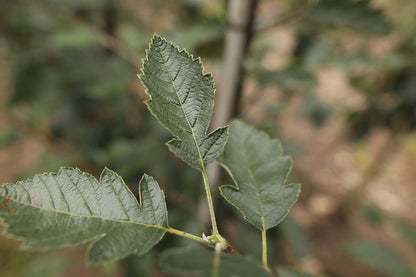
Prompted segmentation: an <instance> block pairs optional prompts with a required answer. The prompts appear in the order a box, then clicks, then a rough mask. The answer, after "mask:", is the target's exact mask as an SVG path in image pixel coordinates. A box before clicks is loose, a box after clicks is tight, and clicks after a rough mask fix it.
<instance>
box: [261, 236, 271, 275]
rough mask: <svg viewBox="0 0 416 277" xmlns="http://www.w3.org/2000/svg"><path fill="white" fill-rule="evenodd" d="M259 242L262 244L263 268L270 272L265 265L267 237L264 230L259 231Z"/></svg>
mask: <svg viewBox="0 0 416 277" xmlns="http://www.w3.org/2000/svg"><path fill="white" fill-rule="evenodd" d="M261 240H262V244H263V266H264V267H265V268H266V269H267V270H268V271H270V268H269V265H268V264H267V237H266V229H264V228H263V230H261Z"/></svg>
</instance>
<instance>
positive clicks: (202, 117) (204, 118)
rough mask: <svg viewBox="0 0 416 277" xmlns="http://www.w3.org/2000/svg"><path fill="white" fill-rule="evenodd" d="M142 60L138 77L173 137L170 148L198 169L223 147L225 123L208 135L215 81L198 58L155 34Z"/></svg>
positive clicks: (153, 112) (155, 111)
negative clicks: (203, 71) (140, 73)
mask: <svg viewBox="0 0 416 277" xmlns="http://www.w3.org/2000/svg"><path fill="white" fill-rule="evenodd" d="M146 54H147V56H146V59H145V60H144V61H143V69H142V71H143V73H144V74H143V75H140V79H141V81H142V82H143V84H144V86H145V87H146V91H147V93H148V94H149V95H150V97H151V99H149V100H147V101H146V104H147V106H148V107H149V109H150V111H151V112H152V114H153V115H154V116H155V117H156V118H157V119H158V120H159V122H160V123H161V124H162V125H163V126H165V127H166V128H167V129H168V130H169V131H170V132H171V133H172V135H174V136H175V137H176V138H175V139H173V140H171V141H169V142H168V143H167V145H168V147H169V150H170V151H172V152H173V153H175V155H177V156H179V157H180V158H182V159H183V160H184V161H185V162H187V163H188V164H189V165H191V166H192V167H193V168H196V169H199V170H201V171H204V170H205V167H206V166H207V165H208V164H210V163H211V162H213V161H214V160H215V159H216V158H217V157H218V156H219V155H220V154H221V151H222V150H223V148H224V145H225V143H226V142H227V138H228V127H223V128H219V129H217V130H215V131H213V132H212V133H211V134H209V135H207V129H208V125H209V122H210V120H211V116H212V111H213V107H214V92H215V87H214V81H213V78H212V76H211V74H205V75H204V74H203V73H202V65H201V60H200V59H194V58H193V57H192V56H191V55H189V54H188V53H187V52H186V51H185V50H182V51H179V49H178V48H177V47H175V46H174V45H173V44H172V43H171V42H167V41H166V40H165V39H164V38H161V37H160V36H158V35H154V36H153V38H152V42H151V44H150V48H149V49H148V50H147V52H146Z"/></svg>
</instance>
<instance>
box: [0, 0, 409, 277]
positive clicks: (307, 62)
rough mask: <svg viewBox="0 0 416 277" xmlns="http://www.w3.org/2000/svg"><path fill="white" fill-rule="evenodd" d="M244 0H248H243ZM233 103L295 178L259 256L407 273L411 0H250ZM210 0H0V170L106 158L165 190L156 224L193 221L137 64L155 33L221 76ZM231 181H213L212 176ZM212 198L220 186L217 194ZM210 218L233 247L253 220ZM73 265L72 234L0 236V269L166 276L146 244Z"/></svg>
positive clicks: (187, 174)
mask: <svg viewBox="0 0 416 277" xmlns="http://www.w3.org/2000/svg"><path fill="white" fill-rule="evenodd" d="M247 1H248V0H247ZM254 2H256V5H257V6H256V10H255V17H254V22H253V25H252V28H253V34H252V38H251V40H250V43H249V45H247V46H248V48H247V53H246V56H245V58H244V60H243V61H242V67H243V75H242V80H241V90H240V92H239V94H238V99H236V103H235V105H234V107H230V109H231V108H232V109H233V110H235V113H234V115H235V116H236V117H240V118H242V119H244V120H246V121H248V122H251V123H252V124H254V125H256V126H257V127H259V128H261V129H263V130H265V131H267V132H268V133H269V134H271V135H272V136H274V137H278V138H279V139H280V140H282V142H283V144H284V149H285V152H286V153H287V154H290V155H292V156H293V158H294V168H293V171H292V174H291V176H290V181H291V182H292V181H293V182H300V183H302V185H303V186H302V194H301V197H300V200H299V202H298V203H297V204H296V205H295V206H294V207H293V209H292V212H291V214H290V216H289V217H288V218H287V219H286V220H285V221H284V222H283V223H282V224H281V225H279V228H277V229H276V230H272V231H271V232H270V233H269V250H270V254H269V255H270V258H269V259H270V262H271V264H273V265H274V266H277V265H282V266H285V267H289V268H295V269H298V270H302V271H305V272H309V273H313V274H317V275H323V276H345V277H347V276H351V277H353V276H370V277H371V276H391V277H393V276H394V277H396V276H399V277H400V276H405V277H406V276H416V213H415V212H414V211H415V209H416V204H415V203H416V201H415V199H416V171H415V166H416V132H415V125H416V2H415V1H414V0H396V1H389V0H372V1H369V0H316V1H306V0H305V1H293V0H292V1H291V0H280V1H274V0H258V1H254ZM227 22H228V18H227V1H224V0H177V1H174V0H170V1H162V0H60V1H58V0H32V1H28V0H14V1H10V0H0V182H1V183H6V182H15V181H17V180H19V179H25V178H29V177H32V176H33V175H34V174H35V173H39V172H44V171H57V170H58V169H59V167H60V166H64V165H67V166H76V167H79V168H80V169H81V170H83V171H88V172H90V173H92V174H94V175H95V176H97V175H99V173H100V171H101V170H102V168H103V167H105V166H107V167H109V168H111V169H113V170H115V171H116V172H118V173H119V174H120V175H121V176H122V177H123V178H124V180H125V181H126V183H127V184H128V185H129V186H130V187H131V189H132V190H133V191H134V190H137V184H138V180H139V179H140V177H141V175H142V174H143V173H144V172H146V173H148V174H151V175H153V176H154V177H155V178H156V179H157V180H158V182H159V183H160V185H161V187H162V188H163V189H164V191H165V193H166V198H167V203H168V206H169V222H170V225H172V226H175V228H178V229H184V230H186V231H189V232H192V233H195V234H201V233H202V232H207V230H208V227H206V226H205V224H204V221H203V220H201V218H204V214H205V213H206V211H204V210H203V209H202V210H201V208H200V207H201V205H200V202H201V201H204V195H203V187H202V186H201V185H200V183H201V179H200V176H199V174H198V172H197V171H195V170H193V169H190V168H189V167H187V166H186V165H185V164H184V163H183V162H182V161H180V160H179V159H177V158H175V157H174V156H173V155H172V154H170V153H169V151H168V149H167V148H166V147H165V146H164V143H165V142H166V141H167V140H168V139H169V138H170V135H169V134H168V133H167V132H166V131H165V130H164V129H163V128H162V127H160V126H159V125H158V124H157V122H156V121H155V119H154V118H153V117H152V116H151V115H150V113H149V112H148V111H147V109H146V107H145V105H144V104H143V103H142V102H143V101H144V100H145V99H146V98H147V96H146V94H145V92H144V88H143V86H142V85H141V84H140V82H139V80H138V78H137V77H136V74H138V73H139V72H140V66H141V65H140V59H141V58H144V56H145V49H146V48H147V46H148V42H149V41H150V38H151V36H152V34H153V33H154V32H156V33H158V34H160V35H163V36H166V37H167V38H168V39H169V40H172V41H173V42H174V43H175V44H177V45H179V46H180V47H181V48H182V47H185V48H186V49H187V50H188V51H189V52H190V53H193V54H194V55H195V56H201V57H202V62H203V64H204V68H205V71H206V72H213V75H214V79H215V81H216V84H217V91H218V93H221V88H222V87H223V85H224V83H225V82H227V80H226V79H223V78H222V75H223V74H222V72H223V69H224V51H223V48H224V36H225V34H226V32H227V28H230V24H227ZM225 181H229V180H223V182H225ZM214 195H215V196H216V197H217V198H218V193H217V192H216V191H215V192H214ZM216 206H217V209H218V212H217V216H218V217H219V225H220V229H221V230H222V233H224V234H225V235H226V237H227V239H229V241H231V242H232V245H233V246H234V247H235V248H236V249H238V250H239V251H240V252H241V253H244V254H246V255H250V256H252V257H253V258H254V259H258V260H259V257H260V256H261V247H260V241H261V238H260V233H259V232H257V231H256V230H255V229H254V228H252V226H250V225H249V224H247V223H244V222H243V221H242V220H241V218H240V216H239V214H237V213H236V212H235V210H234V209H233V208H231V207H230V206H228V205H227V204H225V202H224V201H223V200H221V199H219V198H218V200H217V203H216ZM186 243H188V242H187V241H184V240H183V239H181V238H175V237H172V236H170V235H166V237H165V239H164V240H163V241H162V242H161V243H159V244H158V245H157V247H156V248H155V249H154V250H152V251H151V252H150V253H149V254H147V255H146V256H144V257H129V258H128V259H126V260H124V261H121V262H118V263H115V264H109V265H106V266H103V267H100V268H86V267H85V265H84V253H85V249H86V246H74V247H69V248H67V249H63V250H60V251H57V252H56V251H55V252H35V251H29V252H26V251H22V250H19V243H18V241H16V240H14V239H11V238H6V237H5V236H1V237H0V275H1V276H2V277H9V276H10V277H11V276H13V277H15V276H34V277H36V276H42V277H43V276H74V275H76V276H170V275H169V273H168V272H164V271H163V270H161V268H160V266H158V257H159V256H160V253H161V252H162V251H163V250H165V249H168V248H171V247H174V246H178V245H184V244H186Z"/></svg>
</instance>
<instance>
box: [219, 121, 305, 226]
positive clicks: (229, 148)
mask: <svg viewBox="0 0 416 277" xmlns="http://www.w3.org/2000/svg"><path fill="white" fill-rule="evenodd" d="M218 162H219V163H220V164H221V165H222V166H223V167H224V168H225V169H226V170H227V171H228V173H229V174H230V175H231V177H232V178H233V180H234V182H235V186H230V185H226V186H221V187H220V192H221V195H222V196H223V197H224V198H225V199H226V200H227V201H228V202H229V203H231V204H232V205H233V206H235V207H236V208H237V209H238V210H239V211H240V212H241V213H242V215H243V217H244V219H246V220H247V221H248V222H250V223H251V224H253V225H254V226H256V227H257V228H258V229H260V230H268V229H270V228H272V227H274V226H276V225H277V224H279V222H280V221H281V220H282V219H283V218H284V217H285V216H286V215H287V214H288V212H289V209H290V208H291V207H292V205H293V204H294V203H295V202H296V200H297V198H298V195H299V193H300V185H284V183H285V181H286V179H287V176H288V174H289V172H290V169H291V166H292V161H291V159H290V158H289V157H287V156H283V153H282V147H281V145H280V143H279V141H277V140H273V139H271V138H270V137H269V136H268V135H266V134H265V133H263V132H259V131H257V130H256V129H254V128H253V127H250V126H248V125H247V124H245V123H243V122H242V121H239V120H235V121H233V122H232V123H231V125H230V138H229V141H228V143H227V145H226V147H225V149H224V152H223V154H222V156H221V157H220V158H219V159H218Z"/></svg>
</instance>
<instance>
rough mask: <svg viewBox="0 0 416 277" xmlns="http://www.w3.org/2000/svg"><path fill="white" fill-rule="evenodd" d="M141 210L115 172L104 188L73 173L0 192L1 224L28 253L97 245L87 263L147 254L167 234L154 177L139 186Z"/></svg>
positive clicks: (104, 174)
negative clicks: (27, 249) (89, 243)
mask: <svg viewBox="0 0 416 277" xmlns="http://www.w3.org/2000/svg"><path fill="white" fill-rule="evenodd" d="M139 191H140V204H139V203H138V202H137V199H136V197H135V196H134V195H133V193H132V192H131V191H130V190H129V189H128V188H127V186H126V185H125V183H124V181H123V179H122V178H121V177H120V176H118V175H117V174H116V173H115V172H113V171H111V170H109V169H107V168H106V169H104V170H103V172H102V173H101V178H100V182H98V181H97V180H96V179H95V178H94V177H93V176H91V175H89V174H87V173H83V172H81V171H80V170H79V169H74V168H61V169H60V170H59V172H58V173H57V174H54V173H44V174H39V175H36V176H35V177H34V178H33V179H32V180H26V181H21V182H17V183H16V184H4V185H2V186H1V187H0V218H3V219H4V221H5V223H6V224H7V225H8V228H7V230H6V232H7V233H9V234H11V235H14V236H16V237H19V238H22V239H24V245H25V246H26V247H32V248H41V249H50V248H60V247H63V246H65V245H69V244H76V243H83V242H86V241H91V240H94V243H92V244H91V246H90V248H89V251H88V252H89V253H88V259H87V260H88V263H89V264H98V263H101V262H110V261H114V260H117V259H121V258H123V257H126V256H128V255H129V254H138V255H140V254H144V253H146V252H147V251H149V250H150V249H151V248H152V247H153V246H154V245H155V244H156V243H157V242H158V241H159V240H160V239H161V238H162V237H163V235H164V234H165V230H164V229H165V227H164V226H165V225H166V221H167V210H166V203H165V198H164V194H163V191H162V190H160V188H159V185H158V184H157V182H156V181H155V180H154V179H153V178H152V177H150V176H148V175H144V176H143V177H142V179H141V180H140V184H139Z"/></svg>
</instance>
